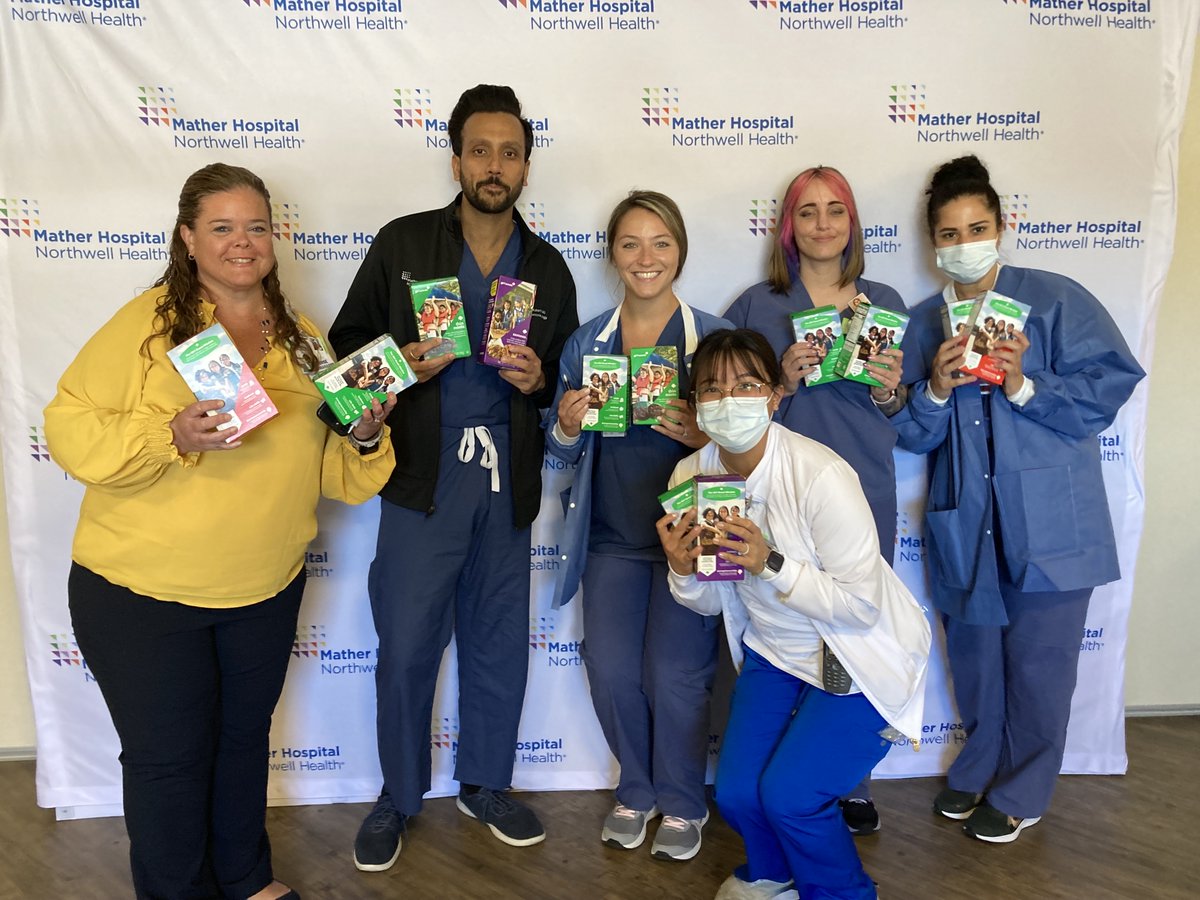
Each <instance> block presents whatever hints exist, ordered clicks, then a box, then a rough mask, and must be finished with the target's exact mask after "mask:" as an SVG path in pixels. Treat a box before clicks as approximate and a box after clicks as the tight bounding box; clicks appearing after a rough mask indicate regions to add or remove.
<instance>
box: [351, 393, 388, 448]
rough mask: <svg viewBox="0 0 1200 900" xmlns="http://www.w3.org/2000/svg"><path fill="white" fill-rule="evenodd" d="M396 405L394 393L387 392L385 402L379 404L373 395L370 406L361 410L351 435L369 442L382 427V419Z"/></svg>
mask: <svg viewBox="0 0 1200 900" xmlns="http://www.w3.org/2000/svg"><path fill="white" fill-rule="evenodd" d="M395 406H396V395H395V394H393V393H391V392H390V391H389V392H388V395H387V403H383V404H381V403H380V402H379V401H378V400H376V399H375V398H374V397H372V398H371V406H370V407H369V408H368V409H364V410H363V414H362V418H360V419H359V420H358V424H357V425H355V426H354V429H353V431H352V433H353V435H354V436H355V437H356V438H357V439H358V440H360V441H363V442H364V443H369V442H370V441H371V440H372V439H373V438H374V437H375V435H377V434H379V431H380V429H381V428H383V420H384V419H386V418H387V415H388V413H390V412H391V411H392V409H393V408H394V407H395Z"/></svg>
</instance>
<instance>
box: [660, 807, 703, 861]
mask: <svg viewBox="0 0 1200 900" xmlns="http://www.w3.org/2000/svg"><path fill="white" fill-rule="evenodd" d="M707 821H708V810H705V811H704V818H703V819H681V818H679V816H663V820H662V824H661V825H659V826H658V833H657V834H656V835H654V844H653V846H651V848H650V855H651V856H654V857H656V858H658V859H674V860H678V861H679V862H683V861H684V860H685V859H691V858H692V857H693V856H695V855H696V854H697V853H699V852H700V829H702V828H703V827H704V823H705V822H707Z"/></svg>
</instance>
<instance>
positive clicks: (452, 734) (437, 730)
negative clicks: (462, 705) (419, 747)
mask: <svg viewBox="0 0 1200 900" xmlns="http://www.w3.org/2000/svg"><path fill="white" fill-rule="evenodd" d="M429 743H430V745H431V746H433V747H436V748H437V749H438V750H455V749H457V747H458V719H457V718H455V717H453V716H441V717H439V718H435V719H434V720H433V721H432V722H431V723H430V727H429Z"/></svg>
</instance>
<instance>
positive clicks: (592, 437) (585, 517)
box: [544, 301, 733, 609]
mask: <svg viewBox="0 0 1200 900" xmlns="http://www.w3.org/2000/svg"><path fill="white" fill-rule="evenodd" d="M679 307H680V312H681V313H682V314H683V333H684V359H683V363H684V365H685V366H688V367H689V368H690V366H691V364H692V354H693V353H695V352H696V345H697V344H698V343H699V342H700V338H702V337H704V336H705V335H706V334H708V333H709V332H710V331H718V330H720V329H722V328H732V327H733V326H732V325H730V324H729V323H728V322H726V321H725V320H724V319H721V318H718V317H717V316H714V315H711V314H709V313H706V312H702V311H701V310H698V309H692V307H690V306H688V305H687V304H686V303H684V302H683V301H680V303H679ZM620 317H621V307H620V306H618V307H617V308H616V309H615V310H612V311H611V312H605V313H601V314H600V315H598V316H596V318H594V319H592V320H591V321H590V322H586V323H584V324H583V325H580V326H579V328H578V330H576V332H575V333H574V334H572V335H571V336H570V337H569V338H567V343H566V346H565V347H563V352H562V356H561V357H559V363H558V368H559V373H560V377H559V379H558V390H557V391H556V392H555V395H554V402H553V403H551V404H550V411H549V413H548V415H547V416H546V421H545V423H544V424H545V428H546V451H547V452H548V453H551V454H552V455H554V456H555V457H557V458H558V459H561V460H563V461H564V462H569V463H571V464H572V465H574V466H575V480H574V481H572V482H571V486H570V487H569V488H568V489H567V490H565V491H563V492H562V503H563V517H564V522H563V536H562V540H561V541H560V544H561V549H562V556H561V561H562V568H561V569H560V571H561V573H562V575H561V577H560V578H559V580H558V583H557V585H556V586H555V589H554V601H553V604H552V606H553V608H554V609H558V608H559V607H560V606H564V605H565V604H567V603H569V602H570V601H571V599H572V598H573V597H574V596H575V595H576V594H577V593H578V592H579V583H580V581H581V580H582V578H583V570H584V567H585V566H586V565H587V550H588V535H589V532H590V531H591V526H592V460H591V457H590V456H589V455H588V454H589V452H590V451H591V449H592V444H593V443H594V442H595V441H596V440H597V439H598V438H599V436H600V435H599V434H598V433H597V432H595V431H584V432H581V433H580V436H579V440H578V441H576V442H575V443H574V444H572V445H571V446H566V445H564V444H561V443H559V442H558V441H556V440H555V439H554V424H555V422H557V421H558V402H559V401H560V400H561V399H562V395H563V394H564V393H565V391H566V388H564V387H563V383H562V376H566V378H567V380H568V381H569V382H570V384H571V388H572V390H577V389H578V388H579V386H580V385H581V384H582V383H583V357H584V354H612V353H620V352H621V348H620V347H614V346H613V344H614V342H615V337H616V331H617V324H618V322H619V320H620ZM662 489H663V490H664V491H665V490H666V489H667V485H665V484H664V485H663V486H662Z"/></svg>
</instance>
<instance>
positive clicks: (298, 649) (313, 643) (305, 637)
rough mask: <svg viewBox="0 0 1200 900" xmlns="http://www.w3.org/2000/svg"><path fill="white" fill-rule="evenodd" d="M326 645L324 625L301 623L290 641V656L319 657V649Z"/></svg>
mask: <svg viewBox="0 0 1200 900" xmlns="http://www.w3.org/2000/svg"><path fill="white" fill-rule="evenodd" d="M327 646H328V644H327V643H326V641H325V626H324V625H301V626H300V627H299V629H297V631H296V640H295V641H293V642H292V656H295V657H304V658H306V659H320V658H321V651H322V650H324V649H325V648H326V647H327Z"/></svg>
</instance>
